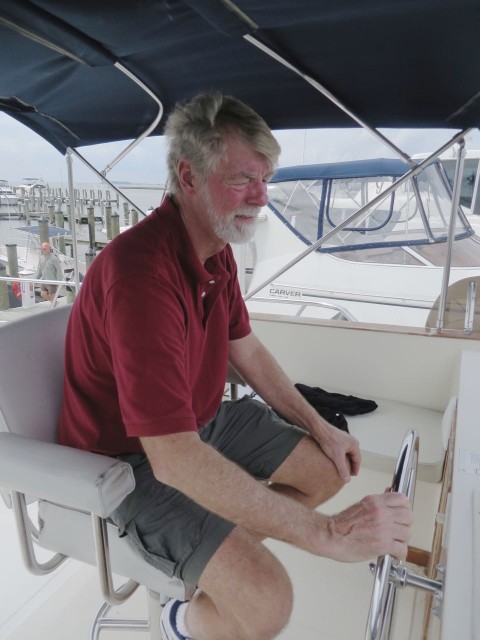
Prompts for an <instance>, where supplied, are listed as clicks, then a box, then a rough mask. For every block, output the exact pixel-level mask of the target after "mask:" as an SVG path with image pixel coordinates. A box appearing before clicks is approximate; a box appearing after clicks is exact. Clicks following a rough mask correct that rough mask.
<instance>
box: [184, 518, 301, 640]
mask: <svg viewBox="0 0 480 640" xmlns="http://www.w3.org/2000/svg"><path fill="white" fill-rule="evenodd" d="M199 587H200V588H201V589H202V590H204V593H205V596H206V598H207V599H208V600H210V601H211V602H212V604H213V605H214V610H215V612H216V618H215V616H214V618H215V621H214V620H213V619H212V617H211V614H210V615H207V617H205V615H206V614H207V607H206V606H205V605H206V604H207V602H204V603H203V605H204V606H203V607H202V606H197V607H195V606H193V607H192V609H191V611H190V612H187V617H188V618H189V620H190V623H191V625H192V627H191V633H192V635H193V637H195V635H194V632H195V630H196V629H200V628H202V629H205V630H207V629H208V630H209V634H208V635H207V634H206V633H205V637H210V638H217V637H218V638H222V640H269V639H270V638H275V637H276V636H277V635H278V634H279V633H280V631H281V630H282V629H283V628H284V627H285V625H286V624H287V622H288V620H289V618H290V614H291V611H292V606H293V590H292V585H291V582H290V578H289V576H288V574H287V572H286V570H285V568H284V567H283V565H282V564H281V563H280V562H279V560H278V559H277V558H276V557H275V556H274V555H273V554H272V553H271V551H269V550H268V549H267V548H266V547H265V546H264V545H262V544H261V543H260V542H259V541H258V540H256V539H255V538H254V537H252V536H251V535H250V534H249V533H247V532H246V531H244V530H242V529H240V528H237V529H235V530H234V531H232V533H231V534H230V536H229V537H228V538H227V539H226V540H225V541H224V543H223V544H222V546H221V547H220V549H219V550H218V551H217V553H216V554H215V556H214V557H213V558H212V560H211V561H210V563H209V564H208V565H207V567H206V569H205V571H204V573H203V575H202V577H201V578H200V582H199ZM199 600H200V599H199ZM192 604H194V603H192ZM201 604H202V603H201V602H200V601H199V602H198V605H201ZM211 610H212V609H211V608H210V611H211ZM208 618H209V619H208ZM215 631H216V632H217V633H215ZM201 637H203V636H201Z"/></svg>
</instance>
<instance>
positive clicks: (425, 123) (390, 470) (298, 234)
mask: <svg viewBox="0 0 480 640" xmlns="http://www.w3.org/2000/svg"><path fill="white" fill-rule="evenodd" d="M167 4H168V7H167ZM207 4H208V6H207ZM274 4H275V6H273V4H272V3H269V2H263V1H258V2H256V3H251V2H247V1H246V0H235V1H234V2H232V1H231V0H213V1H212V2H211V3H210V2H209V3H197V2H183V1H181V0H179V1H178V2H171V3H162V2H155V1H154V2H152V3H150V4H145V5H144V6H143V7H142V11H141V12H139V11H138V7H136V6H134V3H133V4H132V3H130V2H126V1H123V0H118V1H117V3H116V4H115V12H114V14H113V13H112V8H111V7H110V6H109V3H98V2H96V3H94V2H89V0H87V1H86V4H85V2H83V3H82V5H80V4H79V3H76V2H74V3H63V4H62V3H58V2H50V1H49V0H44V1H42V2H41V3H37V2H26V1H25V2H24V1H23V0H16V1H15V2H13V1H10V0H0V53H1V54H2V55H0V71H1V73H0V96H2V97H1V98H0V109H1V110H3V111H4V112H5V113H7V114H8V115H12V116H13V117H14V118H15V119H17V120H18V121H19V122H21V123H22V124H25V125H26V126H28V127H29V128H30V129H31V130H32V131H34V132H35V133H37V134H39V135H40V136H42V138H43V139H44V140H46V141H48V142H49V143H50V144H51V145H52V146H53V147H54V148H55V149H56V150H57V151H59V152H60V153H61V154H62V155H64V156H65V159H66V166H67V174H68V186H66V185H65V184H62V185H61V186H57V185H49V184H48V180H44V179H43V178H38V179H37V178H32V179H30V180H28V181H22V182H19V183H18V184H15V185H13V186H12V184H11V183H10V182H9V183H8V184H6V185H5V186H4V188H7V187H8V188H10V189H12V193H11V194H7V195H10V196H12V195H13V198H15V199H16V200H17V202H16V203H15V204H13V199H12V201H11V203H9V204H8V205H3V204H2V206H1V209H0V242H1V243H2V245H3V246H2V247H0V264H2V265H5V266H4V269H3V270H2V271H0V287H3V291H8V290H7V289H6V287H11V291H13V284H14V283H18V285H19V287H20V290H21V297H20V298H18V297H17V306H16V307H14V308H5V309H1V310H0V321H1V323H0V353H1V358H0V492H1V496H2V498H3V502H1V501H0V527H1V534H2V535H1V544H0V566H1V567H2V578H1V579H0V640H32V638H41V639H42V640H43V639H45V640H47V639H48V640H56V639H57V638H58V639H59V640H60V638H64V636H65V635H67V634H68V636H69V638H70V639H71V640H84V639H86V638H90V640H98V638H101V639H102V640H103V639H104V638H105V639H107V640H108V639H109V638H112V640H113V638H117V637H119V636H120V635H122V634H123V635H125V633H126V634H127V636H128V637H129V638H131V639H132V640H137V638H138V639H140V638H144V637H150V638H151V640H164V639H163V638H162V632H161V630H160V625H159V616H160V611H161V606H162V605H163V604H164V603H165V601H166V600H167V599H168V598H171V597H175V598H178V597H182V598H188V597H190V595H191V594H190V592H188V586H187V585H184V584H183V583H181V582H180V581H178V580H175V579H170V578H168V577H167V576H166V575H165V574H163V573H162V572H160V571H159V570H157V569H156V568H154V567H153V565H151V564H149V563H147V562H145V560H144V559H143V558H142V557H141V556H140V554H139V553H137V552H136V551H133V550H132V548H131V547H129V546H128V545H127V543H126V541H125V538H122V537H119V535H118V531H117V529H116V528H115V527H114V526H113V524H112V522H111V521H110V519H109V516H110V514H111V513H112V511H113V509H114V508H115V507H116V506H117V505H118V504H119V501H121V500H122V499H123V498H125V497H126V496H127V495H128V494H129V492H130V491H132V489H133V485H132V476H131V469H130V466H129V465H128V464H127V463H123V462H122V461H119V460H118V459H116V458H111V457H109V456H104V455H99V454H93V453H91V452H89V451H83V450H80V449H73V448H70V447H62V446H60V445H59V444H57V439H56V425H57V421H58V413H59V406H60V401H61V393H62V382H63V357H64V353H63V349H64V335H65V329H66V324H67V322H68V317H69V313H70V310H71V308H72V302H73V303H74V297H75V292H76V291H78V289H79V288H80V287H81V286H82V278H83V275H84V274H85V273H86V271H87V270H88V267H89V260H94V259H95V255H96V254H97V252H99V251H102V247H103V246H105V244H106V243H108V242H110V240H111V239H112V238H114V237H115V236H116V235H117V234H118V233H122V232H123V231H124V230H125V229H128V228H129V227H131V226H132V225H134V224H136V223H137V220H141V218H142V217H143V215H144V214H148V212H149V211H151V210H152V209H153V208H155V207H156V206H157V205H158V204H159V203H160V201H161V200H162V197H163V195H164V191H165V188H164V185H136V184H133V183H124V184H121V185H120V184H118V185H114V184H113V183H112V182H111V180H110V179H109V173H110V170H111V168H112V167H113V166H115V165H116V164H117V163H120V162H121V161H122V159H123V157H124V156H125V155H126V154H128V153H130V151H131V150H132V147H135V146H136V145H137V144H138V145H140V144H141V142H142V140H143V139H144V138H146V137H147V136H151V135H162V133H163V124H164V120H165V115H166V114H168V113H169V112H170V110H171V109H172V108H173V105H174V104H175V103H176V102H177V101H179V100H184V99H187V98H188V97H190V96H191V95H194V94H195V93H197V92H199V91H205V90H206V89H210V90H211V89H215V90H218V91H222V92H223V93H232V94H235V95H237V96H239V97H241V98H242V100H245V102H246V103H248V104H250V105H251V106H252V107H253V108H254V109H255V110H257V111H258V113H260V114H261V115H262V116H263V117H264V118H265V120H266V121H267V123H268V124H269V126H271V127H272V128H273V129H276V128H277V129H286V128H289V129H295V130H298V137H299V139H300V138H302V139H303V140H305V137H304V135H303V134H304V131H305V129H307V128H313V127H332V128H333V127H342V128H346V129H348V128H349V127H351V126H352V124H353V125H354V126H355V127H358V126H362V127H364V128H365V130H366V131H368V132H369V133H370V134H371V135H372V136H373V137H374V138H375V139H376V140H377V141H378V142H379V144H381V145H383V147H384V148H385V155H388V158H386V157H385V156H382V155H378V156H377V157H376V158H367V159H366V161H365V162H364V161H363V160H362V161H358V163H357V164H356V165H355V170H354V171H352V169H353V165H352V164H349V163H348V162H344V163H328V166H320V165H318V164H316V165H301V166H300V165H298V166H295V167H290V168H287V167H282V168H281V169H280V170H279V171H278V172H277V175H275V176H274V177H273V178H272V180H271V183H270V185H269V197H270V205H269V206H268V207H266V208H264V209H263V210H262V211H261V213H260V215H259V220H258V226H257V232H256V235H255V237H254V240H253V241H252V242H251V243H249V244H248V245H242V246H238V247H235V248H234V251H235V258H236V261H237V265H238V272H239V278H240V281H241V285H242V292H243V294H244V297H245V300H246V302H247V307H248V309H249V313H250V321H251V325H252V328H253V330H254V332H255V334H256V335H257V336H258V337H259V339H260V340H261V341H262V342H263V343H264V344H265V345H266V347H267V348H268V349H269V351H270V352H271V353H272V354H273V355H274V357H275V359H276V360H277V361H278V362H279V364H280V365H281V367H282V368H283V370H284V371H285V372H286V374H287V376H288V378H289V379H290V380H291V381H292V382H294V383H296V384H304V385H309V386H311V387H318V388H321V389H326V390H328V391H329V392H332V393H338V394H342V395H346V396H354V397H359V398H365V399H369V400H373V401H374V402H375V403H376V404H377V405H378V406H377V408H376V409H375V410H374V411H373V412H371V413H367V414H364V415H354V416H350V415H348V416H347V422H348V429H349V431H350V433H351V434H352V435H354V436H355V437H356V438H357V439H358V441H359V444H360V449H361V453H362V465H361V470H360V473H359V475H358V476H357V477H354V478H352V480H351V482H350V483H348V484H347V485H346V486H345V487H344V488H343V489H342V490H341V491H340V492H339V494H338V495H336V496H335V497H334V498H332V499H330V500H329V501H327V502H326V503H325V504H323V505H321V507H320V510H321V511H322V512H323V513H325V514H338V513H339V512H341V511H342V510H344V509H345V508H346V507H347V506H348V505H351V504H353V503H355V502H358V501H360V500H362V499H364V497H365V496H368V495H371V494H378V493H383V492H384V491H385V490H386V489H387V490H389V489H390V490H392V491H402V492H404V493H405V494H406V495H407V496H408V497H409V499H410V501H411V502H412V504H413V511H414V516H415V522H414V527H413V536H412V539H411V540H410V543H409V552H408V556H407V560H406V562H397V561H396V560H395V559H394V558H392V557H390V556H382V557H380V558H369V559H368V561H362V562H358V563H339V562H335V561H333V560H330V559H328V558H325V557H320V556H314V555H312V554H310V553H307V552H305V551H302V550H300V549H296V548H293V547H292V546H290V545H287V544H285V543H283V542H281V541H279V540H271V539H268V540H266V541H265V544H266V546H267V547H268V548H269V549H270V550H271V551H272V553H273V554H274V555H275V556H276V557H277V558H278V559H279V560H280V561H281V563H282V564H283V565H284V567H285V568H286V571H287V572H288V575H289V577H290V579H291V582H292V585H293V591H294V606H293V612H292V616H291V619H290V622H289V623H288V625H287V626H286V627H285V628H284V629H283V630H282V631H281V633H280V634H279V635H278V636H277V637H278V638H279V639H280V640H298V638H300V637H301V638H305V639H306V640H320V639H321V640H347V639H348V640H362V639H364V640H480V618H479V611H480V607H479V606H478V605H479V604H480V589H479V585H480V484H479V478H480V463H479V460H480V431H479V429H478V417H479V414H480V404H479V400H478V389H477V387H478V384H477V381H478V371H479V370H480V326H479V324H478V317H479V312H478V311H477V309H478V306H479V305H478V298H479V295H478V294H477V279H478V270H479V269H480V260H479V259H478V254H477V249H478V242H479V239H478V235H477V233H476V225H475V224H474V223H476V218H475V217H474V216H476V215H477V214H478V212H477V209H476V202H477V200H476V196H475V193H476V191H475V185H476V184H477V181H476V179H475V178H473V179H472V181H473V182H472V185H469V186H473V190H471V191H470V193H469V194H466V192H465V189H464V188H463V187H464V185H463V182H464V179H465V178H471V176H472V173H471V170H472V166H471V165H470V164H465V163H466V161H467V160H470V158H468V150H467V152H466V151H465V140H466V138H468V134H469V132H471V131H472V130H473V129H476V128H478V126H479V124H480V107H479V104H478V99H477V96H478V94H479V86H478V84H479V82H478V78H479V77H480V76H479V73H480V53H479V50H478V46H477V45H476V41H477V34H478V27H479V26H480V14H479V12H478V9H477V8H476V7H474V6H473V5H472V3H471V2H467V1H463V0H462V1H459V0H445V2H444V3H440V4H438V3H431V2H427V1H426V0H425V1H423V0H418V2H416V3H410V4H408V6H407V5H406V4H405V3H403V2H380V3H377V5H375V6H373V4H372V3H370V4H368V3H367V4H365V5H362V6H360V5H358V6H353V5H352V3H351V2H349V1H348V0H339V2H337V3H334V4H332V3H330V4H328V3H320V2H319V3H311V2H309V1H308V0H298V2H296V3H292V2H289V1H288V0H277V2H276V3H274ZM473 4H474V3H473ZM453 33H461V34H462V37H461V38H459V42H458V43H456V44H455V46H452V47H445V42H451V36H452V34H453ZM125 34H128V38H125ZM159 35H161V37H159ZM466 60H468V64H467V65H466V64H465V61H466ZM420 61H422V64H419V62H420ZM359 69H360V71H361V72H360V73H359ZM40 70H43V71H42V72H39V71H40ZM440 70H441V72H440ZM434 71H435V72H434ZM437 71H438V73H437ZM26 79H28V80H26ZM371 79H373V80H374V81H371ZM92 86H94V87H95V88H96V90H95V93H93V92H92V91H91V87H92ZM52 87H53V89H52ZM332 91H334V93H335V95H333V93H331V92H332ZM340 98H341V100H340ZM393 127H395V128H396V127H400V128H405V129H406V128H445V129H448V130H449V131H448V136H447V141H446V142H445V143H442V144H441V146H439V147H438V149H435V150H433V151H432V152H431V153H428V154H423V155H422V157H418V158H417V159H414V158H411V157H410V156H409V154H407V153H406V152H405V151H404V150H402V148H400V146H398V145H397V144H395V143H393V142H392V141H391V140H390V139H389V138H388V137H387V136H386V135H385V134H384V131H385V130H386V129H388V128H393ZM130 140H131V141H132V142H129V141H130ZM118 141H125V149H124V151H123V152H121V153H120V154H118V155H117V156H116V157H115V158H114V159H113V160H112V161H111V162H110V163H109V164H108V165H107V167H105V168H104V169H103V170H97V169H94V170H93V175H94V178H92V182H91V183H88V184H87V183H85V184H80V183H78V182H76V178H75V166H73V160H75V163H82V164H86V165H89V163H88V162H87V161H86V160H85V158H84V156H83V155H82V147H88V146H90V145H99V144H103V143H109V142H118ZM387 150H388V153H387ZM444 154H448V155H451V156H452V159H454V164H453V165H452V166H450V165H449V166H448V171H447V170H446V168H445V167H446V165H445V167H443V168H442V165H441V163H438V161H437V158H438V157H440V158H442V157H445V156H444ZM392 156H393V157H394V159H393V160H392ZM362 163H363V164H362ZM325 165H327V163H325ZM360 165H361V166H362V170H361V171H359V170H358V169H359V166H360ZM25 171H29V169H28V167H26V168H25ZM445 173H446V174H447V176H446V178H447V179H445ZM30 175H32V174H30ZM43 175H44V176H45V174H44V173H43ZM477 175H478V168H477ZM6 177H7V176H6ZM35 185H36V186H35ZM114 187H118V189H119V191H120V193H119V194H118V196H117V193H116V189H115V188H114ZM137 187H138V188H137ZM19 190H20V192H19ZM70 194H74V197H73V198H72V199H71V198H70ZM465 198H470V199H469V201H467V200H465ZM71 200H72V206H70V201H71ZM26 203H28V204H27V205H26ZM469 203H470V205H471V206H469ZM137 215H138V218H137ZM46 242H48V244H49V245H50V246H51V248H52V249H53V251H52V253H54V254H55V256H56V257H58V259H59V260H61V261H62V262H63V270H64V275H65V280H63V281H53V284H57V285H60V287H59V289H57V292H58V294H57V295H56V296H55V299H54V300H53V302H44V301H40V300H39V297H38V293H39V291H38V289H39V286H40V285H41V282H42V281H41V280H39V279H37V278H35V277H34V275H33V274H34V272H36V269H37V268H38V265H39V257H40V250H41V245H42V244H45V243H46ZM12 246H15V247H16V249H15V252H14V251H13V249H12ZM464 247H468V248H464ZM14 253H15V254H16V255H15V258H14V257H13V254H14ZM15 263H16V264H15ZM7 269H8V271H7ZM16 269H17V270H18V274H16V273H14V272H15V270H16ZM2 272H3V273H5V274H6V275H2ZM20 272H23V273H20ZM67 277H68V279H67ZM44 282H45V281H44ZM47 283H48V282H47ZM458 283H462V286H463V284H464V285H465V287H464V288H463V289H462V291H461V292H460V294H459V295H458V290H457V289H454V287H455V286H456V285H457V284H458ZM22 287H23V289H22ZM27 292H28V293H27ZM452 292H453V293H454V294H455V295H454V296H453V298H452V295H451V294H452ZM27 298H28V299H29V300H30V302H31V304H30V303H28V304H24V303H25V301H26V300H27ZM1 299H2V298H1V296H0V300H1ZM9 299H10V298H9ZM3 300H5V298H3ZM19 301H20V304H18V302H19ZM3 306H5V304H3ZM8 306H10V304H9V305H8ZM453 316H455V318H453ZM137 337H139V336H129V339H131V338H133V339H136V338H137ZM94 367H95V354H92V372H93V373H94ZM232 385H233V386H232ZM251 393H252V389H250V388H249V387H248V386H246V385H244V384H243V381H242V380H241V379H237V378H236V377H235V378H234V379H229V380H227V381H226V383H225V394H224V399H225V400H227V399H231V398H232V399H235V398H237V397H240V398H241V397H242V396H243V394H251ZM260 400H262V399H261V398H260ZM215 480H216V479H214V481H215ZM121 585H124V586H121ZM222 640H223V639H222ZM235 640H237V639H235ZM262 640H263V639H262Z"/></svg>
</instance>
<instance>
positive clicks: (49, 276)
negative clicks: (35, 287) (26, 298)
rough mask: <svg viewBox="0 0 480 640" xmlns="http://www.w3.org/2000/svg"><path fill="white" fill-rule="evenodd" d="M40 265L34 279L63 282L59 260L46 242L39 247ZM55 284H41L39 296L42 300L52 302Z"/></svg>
mask: <svg viewBox="0 0 480 640" xmlns="http://www.w3.org/2000/svg"><path fill="white" fill-rule="evenodd" d="M40 253H41V255H40V263H39V265H38V271H37V275H36V278H37V279H40V280H63V270H62V265H61V264H60V260H59V259H58V258H57V256H56V255H55V254H54V253H53V249H52V247H51V246H50V244H49V243H48V242H42V244H41V245H40ZM57 289H58V285H57V284H43V283H42V284H41V285H40V295H41V297H42V298H43V299H44V300H49V301H50V302H52V300H53V299H54V298H55V294H56V292H57Z"/></svg>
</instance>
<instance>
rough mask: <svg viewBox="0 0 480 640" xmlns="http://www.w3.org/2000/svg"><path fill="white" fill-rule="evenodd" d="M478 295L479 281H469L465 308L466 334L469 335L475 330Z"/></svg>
mask: <svg viewBox="0 0 480 640" xmlns="http://www.w3.org/2000/svg"><path fill="white" fill-rule="evenodd" d="M476 296H477V283H476V282H475V281H474V280H472V281H471V282H469V283H468V289H467V308H466V310H465V335H467V336H469V335H470V334H471V333H472V331H473V323H474V319H475V298H476Z"/></svg>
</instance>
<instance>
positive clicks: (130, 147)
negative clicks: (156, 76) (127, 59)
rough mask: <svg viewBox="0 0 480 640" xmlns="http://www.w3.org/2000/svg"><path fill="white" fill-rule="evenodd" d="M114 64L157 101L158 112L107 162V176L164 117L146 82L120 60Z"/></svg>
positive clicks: (161, 105)
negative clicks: (144, 127) (140, 132)
mask: <svg viewBox="0 0 480 640" xmlns="http://www.w3.org/2000/svg"><path fill="white" fill-rule="evenodd" d="M114 66H115V67H116V68H117V69H118V70H119V71H121V72H122V73H123V74H124V75H126V76H127V78H130V80H131V81H132V82H134V83H135V84H136V85H137V86H139V87H140V88H141V89H142V90H143V91H144V92H145V93H146V94H148V95H149V96H150V97H151V98H152V100H154V101H155V102H156V103H157V105H158V113H157V115H156V117H155V119H154V121H153V122H152V124H151V125H150V126H149V127H148V128H147V129H145V131H144V132H143V133H142V134H141V135H139V136H138V138H136V139H135V140H133V141H132V142H131V143H130V144H129V145H128V146H127V147H125V149H124V150H123V151H122V152H121V153H119V154H118V156H117V157H116V158H114V159H113V160H112V162H110V163H109V164H107V166H106V167H105V169H104V170H103V171H102V172H101V173H102V175H104V176H106V175H107V173H108V172H109V171H111V169H113V167H114V166H115V165H116V164H117V163H118V162H120V160H122V159H123V158H124V157H125V156H126V155H128V154H129V153H130V152H131V151H132V150H133V149H134V148H135V147H136V146H137V145H139V144H140V142H142V140H144V139H145V138H146V137H147V136H149V135H150V134H151V133H152V131H153V130H154V129H155V128H156V126H157V125H158V123H159V122H160V120H161V119H162V116H163V104H162V103H161V101H160V99H159V98H158V97H157V96H156V95H155V94H154V93H153V91H151V90H150V89H149V88H148V87H147V85H146V84H144V83H143V82H142V81H141V80H140V79H139V78H137V76H136V75H135V74H134V73H132V72H131V71H129V69H127V68H126V67H124V66H123V64H121V63H120V62H116V63H115V65H114ZM132 204H133V203H132Z"/></svg>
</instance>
